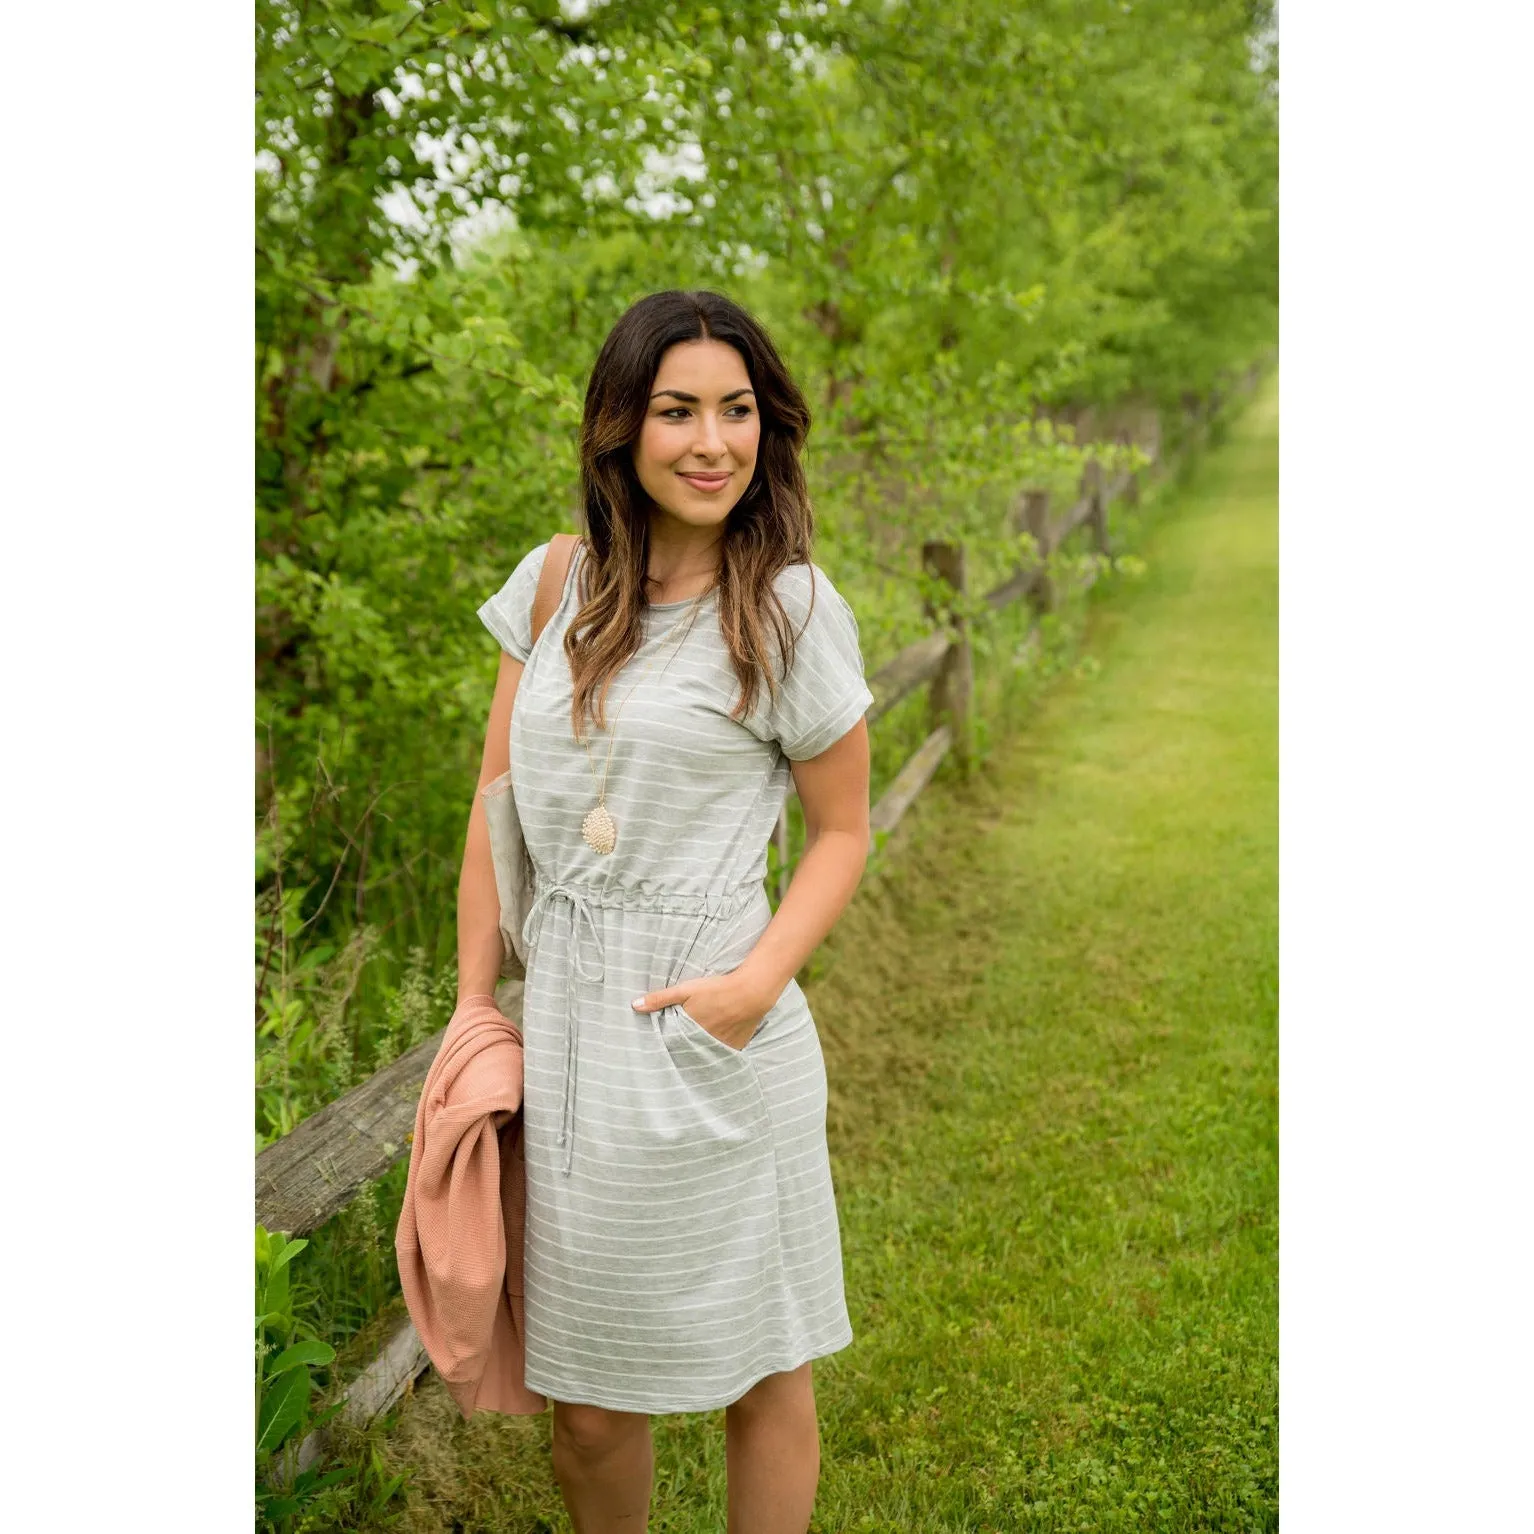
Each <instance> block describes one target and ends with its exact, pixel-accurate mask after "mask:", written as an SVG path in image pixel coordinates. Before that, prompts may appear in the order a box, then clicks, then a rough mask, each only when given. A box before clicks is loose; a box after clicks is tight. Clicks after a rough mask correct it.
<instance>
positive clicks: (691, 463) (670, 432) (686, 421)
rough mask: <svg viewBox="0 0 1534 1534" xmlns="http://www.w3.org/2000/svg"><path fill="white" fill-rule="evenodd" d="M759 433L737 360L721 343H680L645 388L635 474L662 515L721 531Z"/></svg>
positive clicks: (749, 470)
mask: <svg viewBox="0 0 1534 1534" xmlns="http://www.w3.org/2000/svg"><path fill="white" fill-rule="evenodd" d="M761 434H762V433H761V418H760V416H759V415H758V414H757V409H756V395H755V393H754V392H753V391H752V388H751V379H750V377H749V375H748V374H747V372H746V364H745V362H744V360H743V359H742V357H741V355H740V353H739V352H738V351H736V350H735V348H734V347H733V346H727V345H726V344H725V343H724V342H723V341H714V340H706V341H681V342H678V344H677V345H675V346H673V347H670V348H669V349H668V350H667V351H666V353H665V355H664V356H662V358H661V360H660V368H659V370H658V371H657V372H656V374H655V382H654V383H653V384H652V385H651V386H650V401H649V405H648V407H647V409H646V411H645V419H644V425H643V426H642V427H641V428H640V431H639V438H638V440H637V441H636V442H635V443H634V471H635V473H636V474H637V475H638V477H639V483H640V484H641V485H642V486H643V487H644V489H645V491H646V493H647V494H648V495H649V497H650V499H651V500H652V501H654V502H655V504H656V506H658V507H659V508H660V510H661V512H662V514H668V513H669V515H671V516H673V517H675V518H677V520H678V521H681V522H684V523H686V524H688V525H689V526H691V527H715V526H721V525H722V524H723V522H724V519H725V518H726V517H727V516H729V514H730V508H731V507H732V506H734V505H735V503H736V502H737V501H738V500H739V499H740V498H741V496H743V495H744V494H745V493H746V490H747V488H748V487H749V485H750V484H751V476H752V474H753V473H754V472H755V469H756V450H757V445H758V443H759V442H760V441H761Z"/></svg>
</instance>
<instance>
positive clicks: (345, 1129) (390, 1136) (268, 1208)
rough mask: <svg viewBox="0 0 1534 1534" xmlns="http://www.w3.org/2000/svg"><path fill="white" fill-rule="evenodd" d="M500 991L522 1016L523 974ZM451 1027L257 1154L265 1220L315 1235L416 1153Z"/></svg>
mask: <svg viewBox="0 0 1534 1534" xmlns="http://www.w3.org/2000/svg"><path fill="white" fill-rule="evenodd" d="M495 996H496V1001H497V1003H498V1004H499V1005H500V1006H501V1009H502V1011H504V1012H505V1013H506V1015H507V1016H508V1017H511V1018H518V1017H521V1015H522V982H521V981H520V980H507V981H505V982H504V983H503V984H502V985H501V986H500V987H499V988H498V989H497V991H496V993H495ZM446 1031H447V1030H446V1029H441V1030H439V1031H438V1032H437V1033H435V1034H433V1035H432V1036H431V1038H429V1039H423V1040H422V1041H421V1042H420V1043H419V1044H417V1045H416V1046H415V1047H414V1048H413V1049H409V1050H407V1051H406V1052H405V1053H404V1054H402V1055H401V1056H400V1057H399V1058H398V1059H397V1060H394V1061H392V1062H391V1063H390V1064H388V1065H386V1066H384V1068H383V1069H382V1070H381V1071H378V1072H376V1073H375V1074H374V1075H372V1076H370V1077H368V1079H367V1080H366V1081H364V1082H362V1083H361V1084H360V1085H359V1086H355V1087H353V1088H352V1089H351V1091H349V1092H346V1093H344V1094H343V1095H342V1096H340V1097H338V1098H337V1099H336V1100H335V1101H334V1102H333V1103H330V1104H328V1105H327V1106H325V1107H323V1108H321V1109H320V1110H319V1111H318V1112H316V1113H312V1114H310V1115H309V1117H308V1118H306V1119H305V1120H304V1121H303V1123H301V1124H300V1125H299V1126H298V1127H297V1128H296V1129H295V1130H293V1132H292V1133H291V1134H287V1135H284V1136H283V1137H282V1139H280V1140H278V1141H277V1142H276V1143H275V1144H272V1145H269V1146H267V1148H266V1149H265V1150H264V1151H262V1152H261V1154H260V1155H259V1156H257V1157H256V1219H257V1221H259V1223H261V1224H262V1225H264V1226H266V1228H267V1229H268V1230H284V1231H287V1232H288V1233H289V1234H291V1235H295V1236H302V1235H307V1234H308V1233H309V1232H310V1231H312V1230H316V1229H318V1227H319V1226H321V1225H323V1224H324V1223H325V1221H326V1220H328V1219H329V1218H330V1217H331V1216H332V1215H333V1214H335V1213H336V1212H337V1210H340V1209H343V1208H344V1207H345V1206H346V1205H347V1204H348V1203H349V1202H350V1201H351V1199H352V1198H353V1197H354V1196H355V1194H356V1192H357V1190H358V1189H359V1188H361V1187H362V1186H363V1184H364V1183H368V1182H371V1181H373V1179H374V1178H376V1177H381V1176H382V1175H383V1174H384V1173H385V1172H387V1171H388V1170H389V1168H390V1167H391V1166H393V1165H394V1163H395V1162H396V1161H398V1160H399V1159H400V1158H401V1157H402V1156H408V1155H409V1154H410V1141H409V1139H408V1138H407V1137H408V1135H409V1134H410V1132H411V1130H412V1129H413V1127H414V1125H415V1110H416V1104H417V1103H418V1102H419V1101H420V1097H421V1086H422V1084H423V1083H424V1082H425V1080H426V1073H427V1071H428V1070H430V1069H431V1062H432V1061H433V1059H435V1058H436V1054H437V1049H438V1046H439V1045H440V1044H441V1043H442V1035H443V1033H445V1032H446Z"/></svg>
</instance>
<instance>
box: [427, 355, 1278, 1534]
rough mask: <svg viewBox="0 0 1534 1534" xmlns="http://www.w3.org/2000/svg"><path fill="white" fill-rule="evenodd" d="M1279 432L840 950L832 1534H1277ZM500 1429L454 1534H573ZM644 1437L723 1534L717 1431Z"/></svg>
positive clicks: (1193, 522) (457, 1499) (826, 1003)
mask: <svg viewBox="0 0 1534 1534" xmlns="http://www.w3.org/2000/svg"><path fill="white" fill-rule="evenodd" d="M1276 412H1277V379H1276V377H1270V378H1269V379H1268V380H1267V382H1266V384H1265V386H1264V387H1263V388H1262V390H1261V391H1260V392H1259V394H1258V396H1257V397H1256V399H1255V400H1254V401H1253V403H1252V404H1251V405H1250V406H1249V407H1248V408H1247V410H1246V412H1245V414H1244V415H1243V417H1242V418H1241V419H1240V420H1239V421H1238V422H1237V423H1236V424H1235V426H1234V428H1233V430H1232V432H1231V435H1230V438H1229V440H1228V441H1227V442H1226V443H1225V444H1224V445H1223V446H1222V447H1220V448H1218V449H1216V450H1214V451H1212V452H1210V453H1209V455H1208V456H1207V457H1206V458H1205V460H1204V461H1203V463H1202V465H1201V466H1200V468H1199V470H1198V471H1197V473H1196V475H1195V476H1194V477H1193V479H1192V480H1191V482H1190V483H1189V484H1188V485H1186V486H1185V487H1184V488H1183V489H1181V490H1178V491H1169V492H1168V494H1167V497H1166V501H1165V504H1164V505H1163V506H1162V507H1161V508H1160V509H1159V510H1158V511H1157V512H1156V513H1155V514H1154V515H1153V517H1152V518H1151V523H1152V525H1151V528H1150V532H1149V535H1148V537H1147V539H1146V544H1145V547H1144V550H1143V552H1144V555H1145V558H1146V560H1147V562H1148V569H1147V572H1146V574H1145V575H1144V577H1143V578H1142V579H1140V580H1139V581H1138V582H1134V583H1121V584H1119V585H1118V586H1117V588H1116V589H1115V590H1114V591H1113V592H1112V593H1110V594H1109V595H1108V596H1107V597H1106V598H1105V600H1103V601H1102V602H1100V603H1098V604H1097V607H1096V610H1095V612H1094V615H1093V618H1092V621H1091V625H1090V630H1089V634H1088V637H1087V646H1086V648H1087V652H1088V653H1090V654H1091V655H1092V656H1093V657H1094V658H1095V663H1100V668H1099V669H1095V671H1094V670H1093V668H1090V667H1089V668H1082V672H1081V674H1078V675H1076V676H1073V677H1071V678H1070V679H1069V680H1066V681H1063V682H1061V683H1059V684H1057V685H1055V686H1053V687H1051V689H1050V690H1049V691H1048V693H1047V695H1046V697H1045V699H1044V701H1043V702H1042V703H1041V704H1040V705H1039V706H1038V707H1036V708H1035V709H1033V710H1032V711H1031V714H1030V716H1029V717H1028V718H1026V719H1025V720H1022V721H1019V724H1018V727H1017V729H1016V730H1015V731H1014V732H1013V734H1012V735H1011V737H1010V738H1008V739H1006V740H1004V741H1002V742H1000V743H998V744H997V745H996V746H995V748H994V750H993V754H992V756H991V759H990V760H989V762H988V763H987V765H986V767H985V769H984V771H983V772H982V773H981V774H980V775H979V776H978V777H977V778H976V779H975V780H974V781H973V782H972V783H971V784H970V785H967V786H966V785H962V784H959V783H957V782H941V783H939V784H937V785H934V786H933V788H932V789H931V790H929V792H928V793H927V794H925V795H923V797H922V799H921V800H920V801H919V802H918V805H917V806H916V808H915V810H914V811H913V812H912V817H911V823H910V825H909V827H902V831H901V833H900V842H901V845H900V846H899V847H898V848H895V849H892V850H893V851H894V852H895V856H893V857H891V858H890V859H889V860H888V863H887V864H886V868H887V870H888V871H887V872H882V873H880V874H879V875H878V876H877V877H874V878H871V879H870V881H869V882H868V883H867V884H866V886H865V889H864V891H863V892H861V893H860V895H859V898H858V900H857V901H856V902H855V903H854V906H853V907H852V908H851V909H850V910H849V912H848V913H847V915H846V917H845V918H844V919H843V922H842V924H841V926H840V927H839V928H838V930H837V932H836V933H835V934H834V935H833V939H832V942H831V945H830V949H831V956H832V959H833V963H832V966H831V969H830V971H829V973H828V974H827V976H826V978H825V979H824V980H822V981H821V982H820V983H819V984H818V985H816V986H815V987H814V988H813V989H812V993H811V994H812V1002H813V1004H814V1006H815V1010H816V1016H817V1020H818V1021H819V1022H820V1027H821V1035H822V1038H823V1040H824V1043H825V1049H826V1056H827V1063H828V1069H829V1072H830V1077H831V1082H832V1094H833V1097H832V1114H831V1136H832V1149H833V1157H834V1168H835V1175H836V1183H837V1192H838V1201H839V1204H840V1208H841V1214H842V1228H843V1236H844V1250H845V1258H846V1274H847V1290H848V1300H849V1304H850V1306H851V1310H852V1316H853V1326H854V1329H855V1333H856V1340H855V1341H854V1343H853V1344H852V1346H851V1347H850V1348H848V1349H846V1350H845V1351H844V1352H842V1353H840V1354H838V1355H836V1356H834V1357H833V1358H829V1359H825V1360H822V1361H821V1362H819V1363H817V1365H816V1386H817V1395H818V1398H819V1403H820V1412H821V1423H822V1442H823V1461H822V1479H821V1491H820V1497H819V1501H818V1504H817V1512H816V1521H815V1528H816V1529H817V1530H821V1531H826V1534H830V1531H838V1534H840V1531H873V1530H877V1531H885V1530H889V1531H906V1530H922V1531H927V1530H931V1531H939V1530H941V1531H948V1530H953V1531H958V1530H965V1531H971V1530H975V1531H979V1530H1028V1531H1034V1530H1037V1531H1054V1530H1062V1531H1063V1530H1082V1531H1088V1530H1090V1531H1114V1530H1136V1531H1138V1530H1241V1531H1247V1530H1268V1529H1276V1528H1277V1521H1278V1519H1277V1499H1276V1487H1277V1423H1276V1416H1277V1379H1276V1368H1277V1271H1276V1268H1277V1228H1276V1224H1277V1171H1276V1164H1277V1149H1276V1140H1277V1103H1276V1091H1277V1046H1276V1011H1277V589H1276V585H1277V582H1276V560H1277V517H1276V501H1277V441H1276V437H1277V420H1276ZM1088 671H1092V674H1090V675H1088V674H1086V673H1087V672H1088ZM425 1404H426V1403H425V1401H424V1400H421V1399H418V1401H417V1402H416V1405H417V1407H420V1406H424V1405H425ZM432 1415H433V1416H435V1417H436V1419H437V1423H438V1426H439V1427H444V1428H445V1427H447V1425H448V1424H449V1423H450V1422H451V1419H450V1417H449V1416H448V1415H447V1414H446V1413H442V1414H437V1413H433V1414H432ZM482 1420H483V1419H481V1421H482ZM479 1427H480V1423H479V1422H476V1423H474V1424H469V1425H467V1427H464V1426H462V1425H458V1424H452V1426H451V1428H450V1431H451V1432H452V1434H453V1436H454V1437H455V1438H457V1439H458V1445H457V1452H458V1454H460V1455H462V1454H463V1453H464V1451H466V1450H467V1451H468V1453H469V1458H470V1459H472V1461H474V1462H475V1463H474V1468H473V1470H472V1471H471V1470H470V1469H469V1464H468V1463H466V1462H465V1459H463V1458H458V1459H457V1461H456V1468H452V1467H449V1466H448V1465H446V1464H443V1463H442V1461H441V1459H440V1458H439V1456H440V1454H441V1450H442V1448H444V1447H445V1445H441V1444H440V1442H439V1444H438V1446H437V1448H438V1452H437V1454H435V1455H430V1456H428V1457H429V1458H431V1459H435V1460H437V1473H435V1474H434V1473H433V1472H432V1471H430V1470H428V1471H427V1473H426V1479H427V1481H428V1482H429V1483H435V1484H434V1485H433V1486H432V1487H431V1489H430V1490H427V1489H426V1488H425V1487H423V1488H422V1489H423V1490H427V1496H428V1497H429V1498H430V1499H431V1500H432V1501H434V1502H435V1503H436V1507H437V1509H438V1512H439V1514H440V1512H441V1510H442V1509H443V1504H444V1502H447V1503H452V1504H456V1505H455V1506H454V1507H453V1513H454V1514H456V1516H457V1517H458V1518H459V1519H460V1520H462V1521H461V1522H459V1523H457V1524H456V1526H457V1527H461V1528H486V1529H490V1528H500V1529H514V1530H534V1529H555V1528H557V1529H564V1528H567V1527H568V1524H567V1523H566V1521H565V1519H564V1515H563V1512H562V1510H561V1509H560V1506H559V1502H558V1496H557V1492H555V1490H554V1487H553V1483H552V1479H551V1478H550V1477H549V1476H548V1474H547V1471H546V1469H545V1468H544V1467H545V1466H546V1459H545V1458H544V1457H543V1456H544V1454H545V1453H546V1450H545V1449H544V1447H543V1445H544V1444H545V1443H546V1441H547V1419H546V1418H544V1419H536V1421H535V1422H533V1423H524V1424H511V1425H509V1426H508V1425H507V1424H505V1422H504V1420H503V1421H502V1422H500V1423H497V1424H495V1425H494V1426H493V1427H489V1428H486V1429H482V1435H483V1436H481V1437H480V1438H479V1441H478V1442H477V1443H476V1444H475V1446H474V1449H471V1448H470V1446H469V1444H468V1443H467V1442H465V1441H464V1435H472V1434H473V1433H474V1431H475V1429H476V1428H479ZM655 1433H656V1448H657V1476H656V1497H655V1502H654V1506H653V1513H652V1518H651V1524H650V1527H651V1528H652V1530H655V1531H668V1534H670V1531H676V1534H680V1531H687V1534H722V1530H723V1528H724V1515H723V1509H724V1461H723V1439H722V1414H720V1413H715V1414H712V1415H710V1416H705V1417H698V1416H692V1417H672V1418H657V1419H655ZM402 1447H403V1446H402ZM424 1447H425V1446H424V1444H422V1443H421V1442H420V1440H419V1439H418V1440H417V1448H418V1449H424ZM476 1449H477V1451H478V1452H475V1450H476ZM411 1457H414V1456H410V1455H409V1453H408V1451H407V1462H408V1459H409V1458H411ZM417 1463H418V1464H419V1463H420V1462H419V1460H418V1461H417ZM466 1472H467V1474H466ZM474 1483H478V1484H477V1485H475V1484H474ZM471 1487H472V1488H473V1489H472V1490H471ZM433 1492H435V1495H433ZM465 1494H467V1495H465ZM466 1503H467V1504H469V1505H466ZM415 1511H416V1512H417V1515H418V1516H419V1514H421V1513H423V1512H424V1511H425V1509H424V1508H423V1507H422V1505H421V1504H420V1503H419V1502H418V1503H417V1504H416V1509H415ZM411 1523H412V1526H414V1527H422V1528H424V1527H430V1526H431V1524H430V1523H429V1522H426V1521H419V1522H418V1521H416V1520H415V1519H412V1520H411ZM436 1526H437V1527H443V1528H446V1527H451V1526H454V1524H453V1523H452V1522H451V1519H449V1520H448V1521H440V1522H438V1523H437V1524H436Z"/></svg>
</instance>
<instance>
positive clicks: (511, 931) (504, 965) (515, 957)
mask: <svg viewBox="0 0 1534 1534" xmlns="http://www.w3.org/2000/svg"><path fill="white" fill-rule="evenodd" d="M577 542H579V537H578V535H577V534H575V533H555V535H554V536H553V537H552V538H551V539H550V540H549V552H548V553H547V554H546V555H545V556H544V560H543V570H542V572H541V573H540V574H539V577H538V589H537V591H535V592H534V593H533V643H534V644H536V643H537V642H538V636H539V635H540V634H541V633H542V632H543V626H544V624H546V623H547V622H548V621H549V618H550V617H551V616H552V615H553V612H554V609H555V608H556V607H558V606H559V599H560V597H561V596H562V595H563V593H564V589H565V579H566V577H567V576H568V575H569V573H570V559H571V557H572V555H573V554H574V553H575V545H576V543H577ZM479 792H480V795H481V797H482V798H483V799H484V801H485V824H486V825H487V826H489V828H490V859H491V861H492V862H493V863H494V864H495V892H496V895H497V896H498V897H499V900H500V905H501V921H500V926H501V949H502V953H503V955H504V956H503V958H502V960H501V978H502V979H507V978H516V979H521V978H523V977H525V975H526V974H527V949H526V946H525V945H524V943H523V942H522V924H523V922H525V921H526V920H527V913H528V912H529V911H530V910H531V909H532V906H533V860H532V859H531V858H530V857H529V856H528V853H527V843H526V842H525V841H524V840H523V839H522V822H521V820H520V819H519V818H518V816H517V803H516V800H515V798H514V797H513V796H512V791H511V769H510V768H509V767H508V768H507V770H506V771H505V772H503V773H502V774H501V775H500V777H498V778H493V779H492V780H491V781H490V782H489V783H486V784H485V786H484V787H483V788H482V789H480V791H479Z"/></svg>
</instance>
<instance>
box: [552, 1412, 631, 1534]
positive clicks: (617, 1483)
mask: <svg viewBox="0 0 1534 1534" xmlns="http://www.w3.org/2000/svg"><path fill="white" fill-rule="evenodd" d="M654 1469H655V1446H654V1443H653V1442H652V1440H651V1438H650V1419H649V1417H647V1416H646V1415H645V1414H644V1413H643V1412H630V1411H608V1410H607V1408H606V1407H603V1406H576V1405H572V1404H570V1403H569V1402H565V1401H556V1402H555V1403H554V1478H555V1479H556V1480H557V1481H558V1482H559V1489H560V1492H561V1493H562V1494H563V1496H564V1499H565V1507H566V1508H567V1509H568V1511H569V1514H570V1521H571V1523H573V1524H574V1525H575V1534H644V1530H645V1527H646V1525H647V1524H648V1522H649V1517H650V1482H651V1477H652V1475H653V1474H654Z"/></svg>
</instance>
